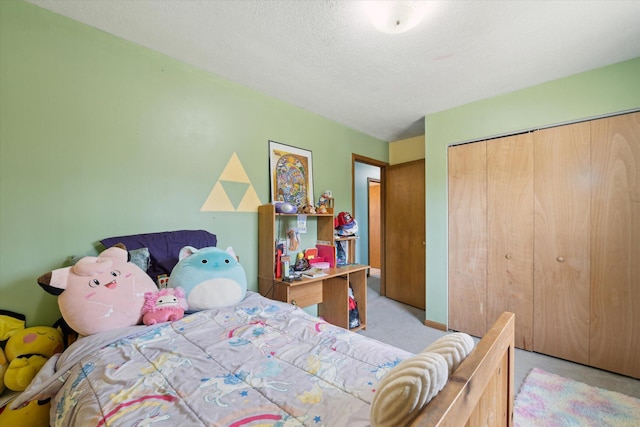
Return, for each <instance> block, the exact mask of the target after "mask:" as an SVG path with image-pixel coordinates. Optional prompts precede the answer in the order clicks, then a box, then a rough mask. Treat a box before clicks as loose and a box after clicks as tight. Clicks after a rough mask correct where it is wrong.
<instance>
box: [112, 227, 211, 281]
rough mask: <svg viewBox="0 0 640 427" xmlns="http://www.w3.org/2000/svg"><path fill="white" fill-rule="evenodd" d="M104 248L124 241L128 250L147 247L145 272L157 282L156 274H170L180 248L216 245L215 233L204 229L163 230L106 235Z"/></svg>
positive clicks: (176, 261) (199, 247)
mask: <svg viewBox="0 0 640 427" xmlns="http://www.w3.org/2000/svg"><path fill="white" fill-rule="evenodd" d="M100 243H102V244H103V245H104V247H105V248H109V247H111V246H113V245H115V244H117V243H124V245H125V246H126V247H127V249H128V250H133V249H140V248H148V249H149V255H150V262H149V268H148V269H147V274H148V275H149V276H151V278H152V279H153V280H154V281H155V282H156V283H158V276H159V275H162V274H166V275H167V276H168V275H169V274H171V270H173V267H174V266H175V265H176V264H177V263H178V256H179V255H180V249H182V248H183V247H185V246H193V247H194V248H198V249H201V248H206V247H210V246H216V245H217V243H218V241H217V238H216V235H215V234H211V233H209V232H208V231H205V230H178V231H163V232H160V233H147V234H134V235H131V236H118V237H107V238H105V239H102V240H101V241H100Z"/></svg>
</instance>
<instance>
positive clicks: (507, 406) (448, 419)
mask: <svg viewBox="0 0 640 427" xmlns="http://www.w3.org/2000/svg"><path fill="white" fill-rule="evenodd" d="M514 319H515V315H514V314H513V313H509V312H504V313H502V315H501V316H500V317H499V318H498V320H497V321H496V322H495V323H494V324H493V326H492V327H491V329H490V330H489V331H488V332H487V333H486V335H485V336H484V337H483V338H482V340H480V342H479V343H478V344H477V345H476V347H475V348H474V350H473V351H472V352H471V354H469V356H467V358H466V359H465V360H464V361H463V362H462V363H461V364H460V366H459V367H458V369H457V370H456V371H455V372H454V373H453V374H452V376H451V378H449V381H448V382H447V385H446V386H445V387H444V388H443V389H442V391H441V392H440V393H438V395H437V396H436V397H435V398H434V399H433V400H432V401H431V402H429V404H428V405H427V406H426V407H425V408H424V409H423V410H422V411H421V412H420V414H418V416H417V417H416V418H415V419H414V420H413V422H412V423H411V426H452V427H461V426H509V427H510V426H512V425H513V396H514V390H513V387H514V386H513V384H514V383H513V376H514V351H515V348H514V321H515V320H514Z"/></svg>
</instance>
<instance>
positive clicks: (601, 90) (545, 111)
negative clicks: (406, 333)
mask: <svg viewBox="0 0 640 427" xmlns="http://www.w3.org/2000/svg"><path fill="white" fill-rule="evenodd" d="M639 76H640V58H636V59H633V60H630V61H626V62H622V63H619V64H615V65H611V66H608V67H604V68H599V69H596V70H593V71H589V72H585V73H581V74H577V75H574V76H571V77H568V78H564V79H559V80H554V81H552V82H548V83H545V84H541V85H538V86H534V87H531V88H527V89H524V90H520V91H517V92H512V93H509V94H506V95H503V96H498V97H495V98H490V99H486V100H482V101H478V102H474V103H471V104H467V105H463V106H460V107H457V108H453V109H450V110H447V111H442V112H439V113H435V114H431V115H428V116H426V117H425V145H426V146H425V156H426V192H427V194H426V215H427V218H426V224H427V229H426V234H427V255H426V257H427V267H426V269H427V271H426V277H427V284H426V286H427V292H426V300H427V301H426V303H427V306H426V308H427V309H426V317H427V320H431V321H434V322H439V323H443V324H446V323H447V262H448V260H447V227H445V226H443V225H444V224H447V146H449V145H454V144H456V143H460V142H468V141H473V140H480V139H486V138H488V137H492V136H498V135H505V134H510V133H515V132H519V131H523V130H529V129H535V128H539V127H545V126H550V125H555V124H561V123H566V122H572V121H578V120H581V119H587V118H593V117H597V116H602V115H608V114H611V113H616V112H623V111H628V110H633V109H638V108H640V77H639Z"/></svg>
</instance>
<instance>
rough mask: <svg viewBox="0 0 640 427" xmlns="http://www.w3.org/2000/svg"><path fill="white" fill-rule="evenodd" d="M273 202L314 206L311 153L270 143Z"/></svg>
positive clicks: (273, 142)
mask: <svg viewBox="0 0 640 427" xmlns="http://www.w3.org/2000/svg"><path fill="white" fill-rule="evenodd" d="M269 171H270V174H271V176H270V182H271V202H272V203H276V202H287V203H291V204H292V205H293V206H296V207H303V206H305V205H313V201H314V199H313V161H312V158H311V151H308V150H303V149H301V148H296V147H292V146H290V145H285V144H280V143H278V142H275V141H269Z"/></svg>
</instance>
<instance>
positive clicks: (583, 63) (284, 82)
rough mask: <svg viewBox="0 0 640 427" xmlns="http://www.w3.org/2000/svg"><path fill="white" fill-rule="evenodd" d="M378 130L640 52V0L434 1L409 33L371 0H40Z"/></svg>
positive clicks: (402, 129)
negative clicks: (394, 30) (374, 9)
mask: <svg viewBox="0 0 640 427" xmlns="http://www.w3.org/2000/svg"><path fill="white" fill-rule="evenodd" d="M28 1H29V2H30V3H33V4H36V5H39V6H41V7H44V8H46V9H49V10H52V11H54V12H56V13H59V14H61V15H64V16H68V17H70V18H72V19H75V20H77V21H80V22H83V23H86V24H88V25H91V26H93V27H96V28H99V29H101V30H104V31H106V32H108V33H111V34H114V35H116V36H118V37H121V38H123V39H126V40H130V41H132V42H134V43H136V44H139V45H142V46H146V47H148V48H150V49H153V50H155V51H158V52H161V53H163V54H166V55H168V56H170V57H173V58H176V59H179V60H181V61H183V62H186V63H188V64H191V65H193V66H196V67H198V68H201V69H204V70H207V71H209V72H212V73H214V74H216V75H219V76H222V77H224V78H226V79H228V80H231V81H234V82H237V83H240V84H242V85H244V86H246V87H249V88H252V89H255V90H257V91H259V92H262V93H264V94H267V95H270V96H273V97H275V98H278V99H281V100H283V101H286V102H288V103H291V104H294V105H296V106H299V107H301V108H303V109H305V110H308V111H311V112H314V113H317V114H319V115H321V116H324V117H327V118H329V119H331V120H334V121H336V122H339V123H342V124H344V125H346V126H349V127H351V128H353V129H356V130H359V131H361V132H363V133H365V134H368V135H371V136H374V137H376V138H379V139H382V140H386V141H394V140H398V139H404V138H408V137H412V136H417V135H422V134H423V133H424V121H423V118H424V116H425V115H426V114H431V113H434V112H438V111H442V110H446V109H448V108H452V107H455V106H458V105H462V104H466V103H469V102H472V101H476V100H479V99H483V98H488V97H492V96H496V95H500V94H503V93H507V92H512V91H515V90H518V89H522V88H525V87H528V86H532V85H536V84H539V83H543V82H547V81H550V80H555V79H558V78H561V77H566V76H570V75H572V74H576V73H580V72H583V71H587V70H592V69H595V68H599V67H602V66H605V65H609V64H613V63H616V62H621V61H624V60H627V59H632V58H636V57H640V1H638V0H632V1H616V0H609V1H595V0H590V1H579V0H573V1H462V0H460V1H430V2H427V4H428V13H427V16H426V18H425V19H424V20H423V21H422V23H420V24H419V25H418V26H417V27H416V28H414V29H413V30H411V31H410V32H407V33H403V34H392V35H389V34H383V33H380V32H378V31H376V30H375V29H374V28H373V27H372V25H371V24H370V21H369V18H368V16H367V14H366V10H365V7H366V4H367V3H368V2H365V1H249V0H241V1H197V0H155V1H148V0H126V1H120V0H109V1H105V0H65V1H60V0H57V1H51V0H28Z"/></svg>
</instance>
